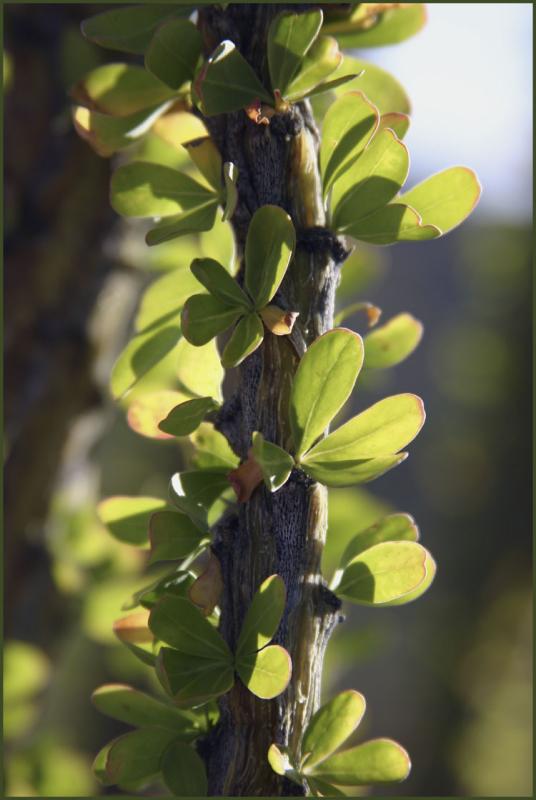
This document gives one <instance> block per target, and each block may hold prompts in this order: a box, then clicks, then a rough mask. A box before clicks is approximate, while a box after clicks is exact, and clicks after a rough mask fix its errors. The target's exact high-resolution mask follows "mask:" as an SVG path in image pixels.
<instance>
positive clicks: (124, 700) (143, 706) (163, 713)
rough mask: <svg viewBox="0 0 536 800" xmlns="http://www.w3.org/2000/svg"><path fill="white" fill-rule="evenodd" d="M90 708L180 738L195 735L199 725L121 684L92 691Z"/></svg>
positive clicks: (159, 701)
mask: <svg viewBox="0 0 536 800" xmlns="http://www.w3.org/2000/svg"><path fill="white" fill-rule="evenodd" d="M91 700H92V702H93V705H94V706H95V707H96V708H97V709H98V710H99V711H100V712H101V713H102V714H106V715H107V716H109V717H112V718H113V719H117V720H119V721H120V722H125V723H126V724H127V725H133V726H135V727H137V728H143V727H146V726H153V725H155V726H157V727H159V728H167V729H168V730H172V731H174V732H175V734H176V735H177V736H179V737H181V738H192V739H193V738H194V737H195V736H198V735H199V730H200V727H201V726H200V724H199V722H197V723H196V722H194V720H193V719H191V718H190V717H188V716H187V715H185V714H182V713H181V712H180V711H178V709H176V708H173V706H170V705H168V704H167V703H163V702H162V701H161V700H157V699H156V698H155V697H151V696H150V695H148V694H145V693H144V692H140V691H138V690H137V689H133V688H132V686H127V685H125V684H123V683H108V684H106V685H105V686H100V687H99V688H98V689H95V691H94V692H93V694H92V695H91Z"/></svg>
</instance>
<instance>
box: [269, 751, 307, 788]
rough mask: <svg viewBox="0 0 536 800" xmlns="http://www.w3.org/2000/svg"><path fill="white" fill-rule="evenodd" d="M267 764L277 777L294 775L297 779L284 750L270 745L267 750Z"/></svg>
mask: <svg viewBox="0 0 536 800" xmlns="http://www.w3.org/2000/svg"><path fill="white" fill-rule="evenodd" d="M268 763H269V764H270V766H271V768H272V769H273V771H274V772H275V773H277V775H288V776H289V777H290V776H291V775H294V777H295V778H298V779H299V776H298V774H297V773H296V770H295V769H294V767H293V766H292V764H291V761H290V757H289V754H288V752H287V751H286V748H284V747H278V746H277V745H276V744H271V745H270V747H269V749H268Z"/></svg>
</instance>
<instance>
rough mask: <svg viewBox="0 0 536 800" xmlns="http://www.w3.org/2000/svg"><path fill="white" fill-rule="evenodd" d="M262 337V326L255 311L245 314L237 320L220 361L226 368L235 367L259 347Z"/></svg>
mask: <svg viewBox="0 0 536 800" xmlns="http://www.w3.org/2000/svg"><path fill="white" fill-rule="evenodd" d="M263 338H264V328H263V325H262V321H261V319H260V317H259V315H258V314H256V313H255V312H253V313H251V314H246V315H245V316H243V317H242V319H240V320H239V322H238V324H237V326H236V328H235V329H234V331H233V332H232V334H231V338H230V339H229V341H228V342H227V344H226V345H225V348H224V350H223V353H222V357H221V363H222V364H223V366H224V367H225V368H226V369H230V368H231V367H237V366H238V365H239V364H241V363H242V361H244V360H245V359H246V358H247V357H248V356H249V355H251V353H253V352H254V351H255V350H256V349H257V347H259V345H260V344H261V342H262V340H263Z"/></svg>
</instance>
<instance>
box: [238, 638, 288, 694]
mask: <svg viewBox="0 0 536 800" xmlns="http://www.w3.org/2000/svg"><path fill="white" fill-rule="evenodd" d="M236 671H237V672H238V674H239V675H240V678H241V680H242V683H243V684H244V685H245V686H247V688H248V689H249V691H250V692H252V693H253V694H254V695H256V696H257V697H260V698H261V699H262V700H271V699H272V698H273V697H277V695H279V694H281V692H284V691H285V689H286V688H287V686H288V682H289V681H290V676H291V673H292V661H291V660H290V656H289V654H288V653H287V651H286V650H285V649H284V647H280V645H278V644H272V645H269V646H268V647H265V648H264V650H259V652H258V653H244V654H243V655H241V656H240V658H239V659H238V660H237V662H236Z"/></svg>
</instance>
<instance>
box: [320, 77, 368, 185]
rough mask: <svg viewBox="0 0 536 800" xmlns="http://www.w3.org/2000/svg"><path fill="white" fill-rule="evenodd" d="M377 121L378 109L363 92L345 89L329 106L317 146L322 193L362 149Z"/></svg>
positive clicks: (343, 171) (344, 170)
mask: <svg viewBox="0 0 536 800" xmlns="http://www.w3.org/2000/svg"><path fill="white" fill-rule="evenodd" d="M378 123H379V113H378V109H377V108H376V106H374V105H373V104H372V103H371V102H370V100H368V98H367V97H365V95H364V94H363V93H362V92H348V93H347V94H344V95H342V97H340V98H339V99H338V100H336V101H335V102H334V103H333V105H331V106H330V108H329V109H328V111H327V113H326V116H325V117H324V123H323V125H322V142H321V145H320V171H321V174H322V183H323V187H324V196H325V195H326V194H327V193H328V191H329V189H330V188H331V186H332V184H333V183H334V182H335V181H336V180H337V178H339V177H341V175H343V174H344V173H345V172H346V170H347V169H348V168H349V167H350V166H351V165H352V164H353V162H354V161H355V160H356V159H357V157H358V156H359V155H360V154H361V153H362V152H363V150H364V149H365V147H366V146H367V144H368V143H369V141H370V140H371V138H372V137H373V136H374V133H375V131H376V129H377V127H378Z"/></svg>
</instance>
